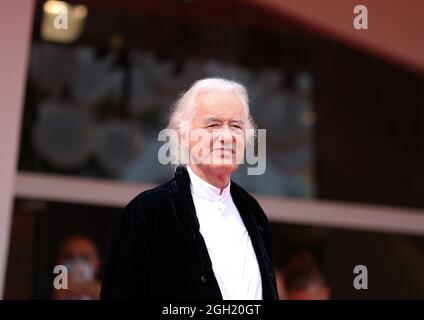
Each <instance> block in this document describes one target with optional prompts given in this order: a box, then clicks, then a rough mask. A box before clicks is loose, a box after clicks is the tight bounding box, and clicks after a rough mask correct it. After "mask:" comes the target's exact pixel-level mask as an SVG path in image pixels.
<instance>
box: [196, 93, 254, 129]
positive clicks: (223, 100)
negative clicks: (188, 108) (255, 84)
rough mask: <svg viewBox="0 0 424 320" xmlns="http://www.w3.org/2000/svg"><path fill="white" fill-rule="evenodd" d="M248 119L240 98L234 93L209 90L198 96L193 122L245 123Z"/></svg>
mask: <svg viewBox="0 0 424 320" xmlns="http://www.w3.org/2000/svg"><path fill="white" fill-rule="evenodd" d="M247 117H248V114H247V110H246V108H245V106H244V105H243V103H242V101H241V99H240V97H239V96H238V95H237V94H235V93H234V92H232V91H223V90H209V91H204V92H200V93H198V94H197V95H196V98H195V101H194V108H193V120H195V121H197V122H199V121H201V122H204V121H206V120H209V121H211V120H215V121H243V122H245V121H246V119H247Z"/></svg>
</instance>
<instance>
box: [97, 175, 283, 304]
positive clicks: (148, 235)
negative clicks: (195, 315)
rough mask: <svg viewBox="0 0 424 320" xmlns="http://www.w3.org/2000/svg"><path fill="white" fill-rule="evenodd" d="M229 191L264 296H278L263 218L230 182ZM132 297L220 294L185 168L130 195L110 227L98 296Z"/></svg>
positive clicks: (252, 201) (218, 297)
mask: <svg viewBox="0 0 424 320" xmlns="http://www.w3.org/2000/svg"><path fill="white" fill-rule="evenodd" d="M230 192H231V195H232V197H233V201H234V203H235V205H236V207H237V209H238V210H239V212H240V216H241V217H242V219H243V222H244V224H245V227H246V229H247V231H248V233H249V236H250V239H251V242H252V245H253V248H254V250H255V254H256V257H257V260H258V264H259V268H260V272H261V277H262V292H263V299H264V300H277V299H278V294H277V286H276V282H275V275H274V270H273V263H272V256H271V247H270V241H269V232H268V220H267V217H266V215H265V213H264V212H263V211H262V209H261V207H260V206H259V204H258V202H257V201H256V200H255V199H254V198H253V197H252V196H250V195H249V194H248V193H247V192H246V191H244V190H243V189H242V188H241V187H240V186H238V185H237V184H236V183H234V182H233V181H231V187H230ZM217 232H219V230H217ZM137 298H138V299H177V300H180V299H201V300H221V299H222V295H221V291H220V289H219V285H218V282H217V280H216V278H215V275H214V272H213V270H212V262H211V260H210V257H209V254H208V250H207V248H206V244H205V241H204V239H203V237H202V235H201V233H200V232H199V221H198V219H197V216H196V212H195V207H194V203H193V198H192V196H191V191H190V178H189V175H188V172H187V170H186V169H185V168H184V167H178V168H177V170H176V172H175V177H174V178H173V179H172V180H170V181H169V182H167V183H165V184H163V185H161V186H158V187H156V188H153V189H151V190H147V191H145V192H142V193H140V194H139V195H138V196H137V197H135V198H134V199H133V200H132V201H131V202H130V203H129V204H128V205H127V206H126V207H125V209H124V211H123V213H122V214H121V215H120V216H119V218H118V221H117V222H116V224H115V226H114V229H113V232H112V238H111V240H110V242H109V248H108V253H107V257H106V262H105V268H104V273H103V280H102V288H101V299H137Z"/></svg>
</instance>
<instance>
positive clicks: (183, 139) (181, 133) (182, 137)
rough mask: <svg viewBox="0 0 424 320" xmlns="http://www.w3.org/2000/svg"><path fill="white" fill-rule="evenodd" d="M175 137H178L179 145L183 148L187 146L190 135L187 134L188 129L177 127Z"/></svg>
mask: <svg viewBox="0 0 424 320" xmlns="http://www.w3.org/2000/svg"><path fill="white" fill-rule="evenodd" d="M177 137H178V141H179V142H180V145H181V146H182V147H184V148H187V149H188V147H189V145H190V136H189V131H187V130H184V129H183V130H182V129H181V128H180V129H178V131H177Z"/></svg>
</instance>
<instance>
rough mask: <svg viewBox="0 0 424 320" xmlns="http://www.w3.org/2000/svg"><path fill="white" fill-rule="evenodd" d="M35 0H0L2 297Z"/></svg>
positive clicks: (0, 285)
mask: <svg viewBox="0 0 424 320" xmlns="http://www.w3.org/2000/svg"><path fill="white" fill-rule="evenodd" d="M33 6H34V0H22V1H21V0H20V1H16V0H2V1H0V147H1V150H0V298H2V297H3V288H4V279H5V272H6V263H7V253H8V244H9V231H10V230H9V229H10V223H11V211H12V200H13V193H14V183H15V176H16V161H17V152H18V145H19V131H20V121H21V114H22V109H23V97H24V89H25V78H26V70H27V60H28V50H29V45H30V40H31V29H32V16H33Z"/></svg>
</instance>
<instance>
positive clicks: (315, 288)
mask: <svg viewBox="0 0 424 320" xmlns="http://www.w3.org/2000/svg"><path fill="white" fill-rule="evenodd" d="M284 282H285V286H286V291H287V299H289V300H328V299H329V298H330V289H329V288H328V286H327V285H326V282H325V280H324V276H323V274H322V273H321V270H320V269H319V267H318V264H317V263H316V262H315V260H314V259H313V257H312V255H311V254H310V253H309V252H307V251H299V252H297V253H295V254H294V255H293V256H292V258H291V259H290V260H289V262H288V264H287V266H286V268H285V270H284Z"/></svg>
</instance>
